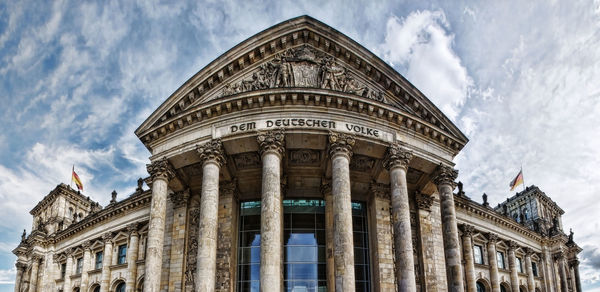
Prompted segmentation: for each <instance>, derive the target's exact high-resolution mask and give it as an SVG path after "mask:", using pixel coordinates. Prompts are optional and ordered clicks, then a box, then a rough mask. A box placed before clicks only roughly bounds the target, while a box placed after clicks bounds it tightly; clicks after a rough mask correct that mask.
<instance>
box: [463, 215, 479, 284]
mask: <svg viewBox="0 0 600 292" xmlns="http://www.w3.org/2000/svg"><path fill="white" fill-rule="evenodd" d="M462 231H463V234H462V242H463V256H464V259H465V278H466V280H467V285H466V286H467V291H468V292H477V286H476V285H475V262H474V260H473V239H472V236H473V231H474V227H473V226H472V225H466V224H465V225H462Z"/></svg>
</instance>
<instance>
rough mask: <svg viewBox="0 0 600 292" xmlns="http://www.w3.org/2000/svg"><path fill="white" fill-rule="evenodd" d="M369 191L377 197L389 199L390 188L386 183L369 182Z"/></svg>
mask: <svg viewBox="0 0 600 292" xmlns="http://www.w3.org/2000/svg"><path fill="white" fill-rule="evenodd" d="M369 191H371V193H372V194H373V195H375V197H377V198H380V199H384V200H388V201H389V200H390V188H389V187H388V186H387V185H384V184H380V183H376V182H371V184H370V185H369Z"/></svg>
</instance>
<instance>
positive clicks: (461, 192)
mask: <svg viewBox="0 0 600 292" xmlns="http://www.w3.org/2000/svg"><path fill="white" fill-rule="evenodd" d="M456 185H457V186H458V192H457V193H456V195H457V196H460V197H464V196H465V192H464V191H463V183H462V182H461V181H459V182H458V183H457V184H456Z"/></svg>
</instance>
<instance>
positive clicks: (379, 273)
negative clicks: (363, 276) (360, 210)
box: [370, 182, 396, 291]
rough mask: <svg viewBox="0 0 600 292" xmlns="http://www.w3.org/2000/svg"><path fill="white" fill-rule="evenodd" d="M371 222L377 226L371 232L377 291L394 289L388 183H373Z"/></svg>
mask: <svg viewBox="0 0 600 292" xmlns="http://www.w3.org/2000/svg"><path fill="white" fill-rule="evenodd" d="M370 193H371V196H370V198H371V203H370V209H371V212H370V214H371V222H374V224H373V226H374V227H375V228H376V229H375V232H372V233H371V237H373V238H374V239H373V240H372V241H371V242H373V243H374V245H375V246H374V248H375V250H374V251H373V253H372V254H374V255H375V257H374V258H373V265H374V269H373V282H374V284H375V285H374V287H375V291H394V290H395V289H396V275H395V269H394V249H393V244H394V239H393V237H392V218H391V210H390V209H391V204H390V188H389V187H388V186H387V185H383V184H378V183H375V182H373V183H371V186H370Z"/></svg>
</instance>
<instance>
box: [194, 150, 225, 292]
mask: <svg viewBox="0 0 600 292" xmlns="http://www.w3.org/2000/svg"><path fill="white" fill-rule="evenodd" d="M197 152H198V155H199V156H200V160H201V161H203V164H202V194H201V197H200V219H199V220H198V224H199V226H198V260H197V261H196V262H197V265H198V267H197V272H196V273H197V274H196V291H199V292H209V291H214V290H215V279H216V271H217V231H218V216H219V215H218V213H219V212H218V211H219V172H220V171H221V165H222V164H223V163H224V161H225V160H224V158H223V145H222V144H221V141H220V140H212V141H210V142H208V143H206V144H204V145H202V146H199V147H198V148H197Z"/></svg>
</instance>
